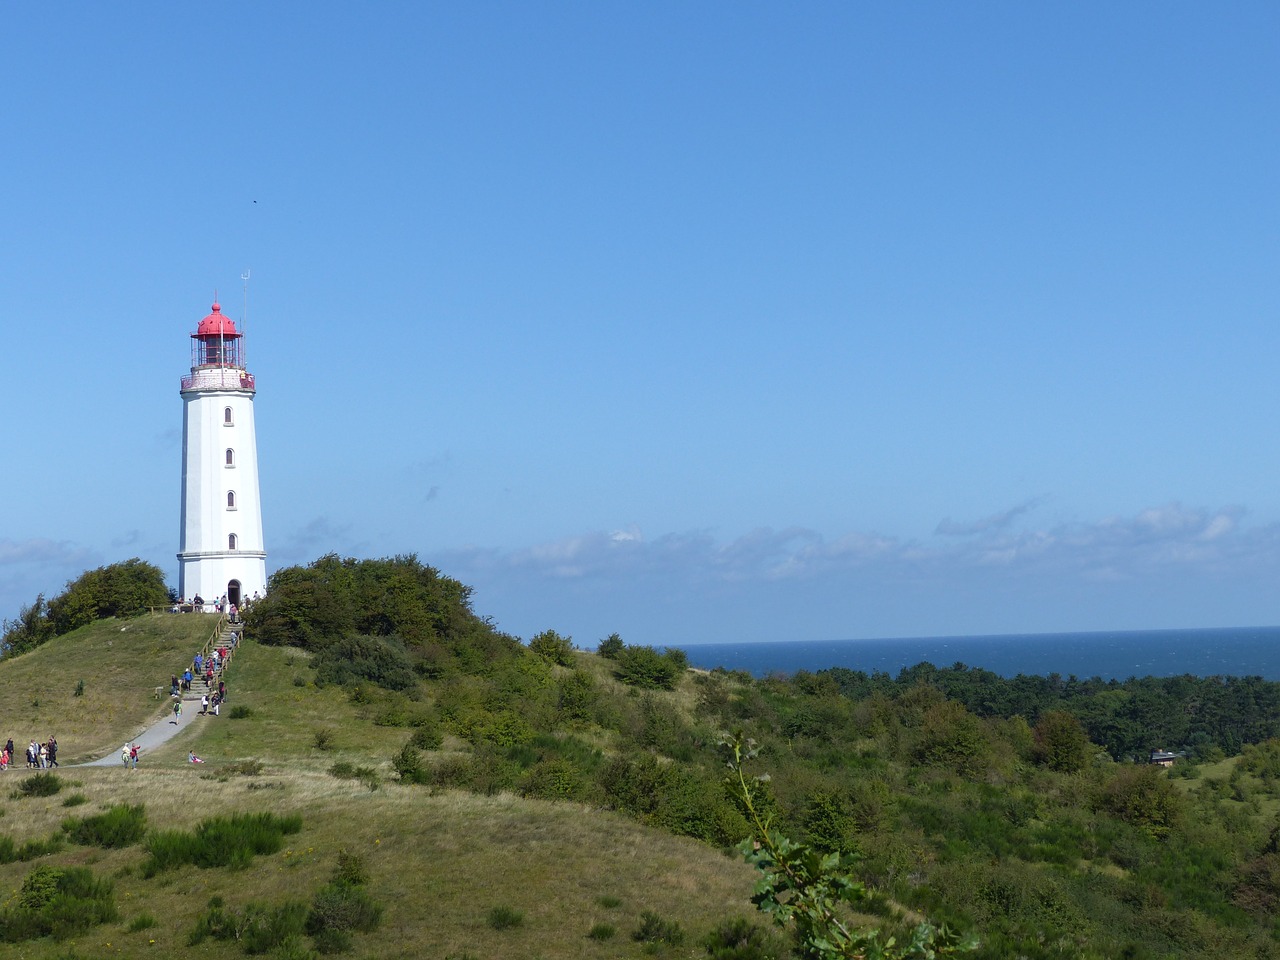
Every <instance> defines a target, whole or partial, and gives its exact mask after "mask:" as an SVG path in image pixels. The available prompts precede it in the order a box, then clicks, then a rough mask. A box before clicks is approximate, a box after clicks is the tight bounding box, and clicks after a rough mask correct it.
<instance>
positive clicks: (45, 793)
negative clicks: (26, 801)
mask: <svg viewBox="0 0 1280 960" xmlns="http://www.w3.org/2000/svg"><path fill="white" fill-rule="evenodd" d="M62 787H63V782H62V779H61V778H60V777H59V776H58V775H57V774H56V773H34V774H32V775H31V776H29V777H27V778H26V779H25V780H23V781H22V783H21V784H20V785H19V786H18V789H17V790H15V791H13V793H11V794H9V796H10V797H12V798H13V799H14V800H18V799H21V798H22V797H52V796H53V795H54V794H55V793H57V792H58V791H59V790H61V789H62Z"/></svg>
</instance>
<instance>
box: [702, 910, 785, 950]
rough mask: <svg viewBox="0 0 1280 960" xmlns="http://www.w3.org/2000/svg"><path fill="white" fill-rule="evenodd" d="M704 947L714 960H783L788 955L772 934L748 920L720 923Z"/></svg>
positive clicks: (743, 918) (706, 940)
mask: <svg viewBox="0 0 1280 960" xmlns="http://www.w3.org/2000/svg"><path fill="white" fill-rule="evenodd" d="M702 945H703V946H704V947H706V950H707V956H709V957H711V958H712V960H779V958H781V957H784V956H786V955H787V950H786V948H785V946H783V945H782V944H780V943H778V942H777V940H776V939H775V938H774V937H773V936H771V935H770V933H769V931H767V930H765V929H764V928H763V927H761V926H759V925H758V924H755V923H752V922H751V921H750V920H747V919H746V918H745V917H734V918H733V919H731V920H724V921H721V922H720V923H718V924H716V926H715V927H714V928H713V929H712V931H711V932H710V933H709V934H707V936H706V938H705V939H704V940H703V941H702Z"/></svg>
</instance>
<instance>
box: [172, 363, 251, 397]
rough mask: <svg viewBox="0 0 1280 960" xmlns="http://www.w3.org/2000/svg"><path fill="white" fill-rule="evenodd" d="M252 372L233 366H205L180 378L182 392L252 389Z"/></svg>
mask: <svg viewBox="0 0 1280 960" xmlns="http://www.w3.org/2000/svg"><path fill="white" fill-rule="evenodd" d="M254 389H255V385H254V380H253V374H251V373H245V372H244V371H243V370H237V369H235V368H234V367H207V368H204V369H199V370H193V371H192V373H191V376H189V377H183V378H182V392H184V393H185V392H186V391H188V390H254Z"/></svg>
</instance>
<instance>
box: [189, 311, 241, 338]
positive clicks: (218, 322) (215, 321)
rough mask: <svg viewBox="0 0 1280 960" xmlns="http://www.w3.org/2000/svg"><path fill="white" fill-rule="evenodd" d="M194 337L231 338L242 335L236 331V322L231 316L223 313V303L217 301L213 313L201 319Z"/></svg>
mask: <svg viewBox="0 0 1280 960" xmlns="http://www.w3.org/2000/svg"><path fill="white" fill-rule="evenodd" d="M192 336H193V337H222V338H223V339H224V340H229V339H231V338H233V337H238V336H240V334H239V333H237V332H236V322H235V321H234V320H232V319H231V318H230V317H224V316H223V315H222V305H221V304H218V303H215V304H214V305H213V313H211V314H209V315H208V316H207V317H205V318H204V319H203V320H201V321H200V325H199V326H198V327H196V332H195V333H193V334H192Z"/></svg>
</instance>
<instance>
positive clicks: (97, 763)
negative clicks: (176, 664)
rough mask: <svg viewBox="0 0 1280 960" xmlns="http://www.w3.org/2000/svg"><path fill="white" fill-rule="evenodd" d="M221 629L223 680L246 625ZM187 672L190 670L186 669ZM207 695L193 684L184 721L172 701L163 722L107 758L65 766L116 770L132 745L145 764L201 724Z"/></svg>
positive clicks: (206, 651) (185, 698) (221, 625)
mask: <svg viewBox="0 0 1280 960" xmlns="http://www.w3.org/2000/svg"><path fill="white" fill-rule="evenodd" d="M219 628H220V629H219V630H218V631H216V632H215V635H216V636H217V638H218V644H217V645H220V646H223V647H225V648H226V650H227V651H228V656H227V660H226V662H225V663H224V664H223V667H222V670H221V671H220V672H219V674H218V676H222V675H224V674H225V670H226V665H227V664H228V663H230V661H231V660H232V659H233V658H234V656H235V651H236V648H237V647H238V643H236V642H233V641H232V640H231V634H232V632H233V631H240V630H243V629H244V624H243V622H236V623H232V622H231V621H229V620H224V621H221V622H220V623H219ZM212 646H214V644H213V642H212V641H210V642H209V643H207V644H205V648H204V649H203V650H202V651H201V654H202V655H203V656H206V657H207V656H208V654H209V649H210V647H212ZM184 669H186V668H185V667H184ZM215 686H216V684H215ZM204 693H205V692H204V691H203V690H197V689H196V682H195V681H194V680H193V683H192V689H190V690H187V691H185V692H184V693H183V694H182V697H181V702H182V714H181V716H180V717H175V716H174V714H173V710H172V704H173V700H172V698H171V699H170V700H169V704H170V706H169V707H167V708H166V709H165V711H164V713H163V714H161V715H160V717H159V718H157V719H156V720H153V721H152V722H151V723H150V724H149V725H148V726H147V727H146V728H144V729H143V730H142V732H141V733H139V734H137V735H136V736H134V737H133V738H132V739H131V740H129V741H127V742H126V743H122V744H121V745H120V746H119V747H116V748H115V749H114V750H112V751H111V752H110V753H108V754H107V755H106V756H103V757H98V758H97V759H96V760H88V761H86V762H84V763H75V764H63V765H62V766H66V767H68V768H71V767H110V766H114V765H116V764H120V763H122V761H121V759H120V750H121V748H122V747H124V746H126V745H128V744H136V745H137V747H138V756H139V760H142V758H144V757H146V756H147V754H148V753H150V752H151V751H153V750H155V749H156V748H157V747H159V746H161V745H163V744H165V743H168V742H169V741H170V740H172V739H173V738H174V737H175V736H177V735H178V734H179V733H180V732H182V731H183V730H185V729H187V728H188V727H190V726H191V724H193V723H196V722H198V718H199V717H200V710H199V707H200V700H201V697H203V696H204Z"/></svg>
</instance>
